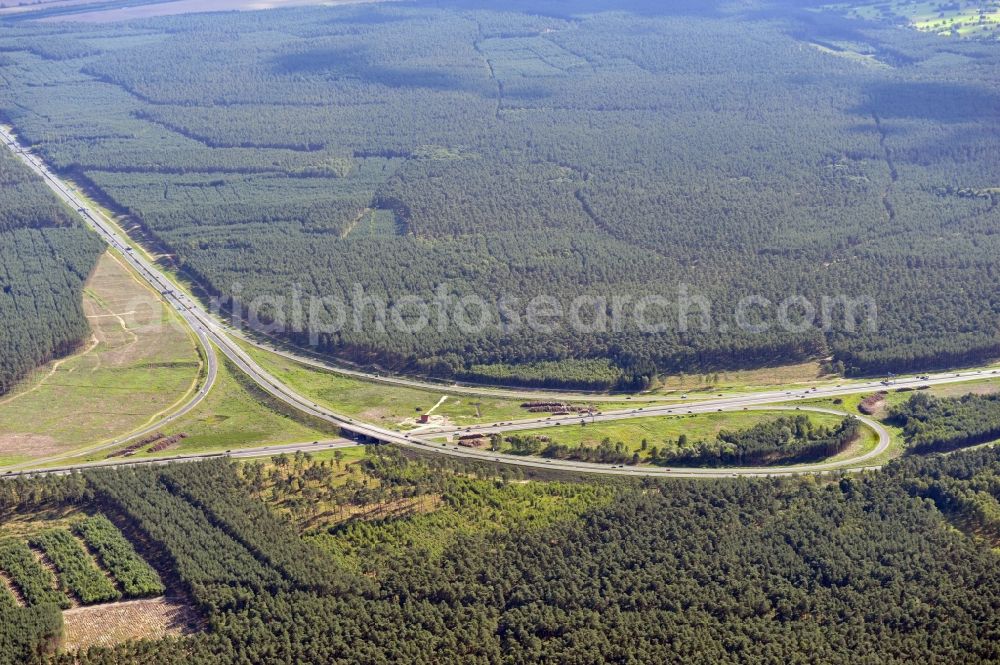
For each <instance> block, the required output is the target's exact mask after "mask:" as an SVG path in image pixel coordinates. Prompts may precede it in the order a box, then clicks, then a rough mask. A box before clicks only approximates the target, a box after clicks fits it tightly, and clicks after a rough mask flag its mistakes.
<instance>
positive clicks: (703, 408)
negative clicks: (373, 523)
mask: <svg viewBox="0 0 1000 665" xmlns="http://www.w3.org/2000/svg"><path fill="white" fill-rule="evenodd" d="M0 138H3V140H4V141H5V143H6V144H7V145H8V146H10V147H11V148H12V149H14V151H15V153H16V154H17V155H18V156H19V157H20V158H21V159H22V161H24V162H25V163H26V164H28V165H29V166H30V167H31V168H32V170H34V171H35V172H36V173H37V174H38V175H40V176H41V177H42V178H43V179H44V180H45V182H46V184H47V185H48V186H49V188H50V189H52V191H53V192H55V193H56V194H57V195H58V196H59V198H60V199H62V200H63V201H64V202H65V203H66V204H67V205H69V206H70V207H71V208H72V209H73V210H77V211H79V214H80V217H81V219H82V220H83V221H84V222H85V223H86V224H87V225H88V226H89V227H90V228H91V229H93V230H94V231H95V232H96V233H97V234H98V235H99V236H100V237H101V238H102V239H103V240H104V241H105V242H106V243H107V244H108V245H109V246H111V247H112V248H113V249H115V250H117V252H119V253H120V254H121V256H122V257H124V259H125V261H126V262H127V263H128V264H129V265H130V266H131V267H132V268H133V269H134V270H135V271H136V273H137V274H139V275H140V276H142V278H143V279H145V280H146V281H147V282H148V283H149V284H150V285H151V286H152V287H153V288H154V289H156V290H157V291H158V292H159V293H160V294H162V297H163V299H164V300H165V301H166V302H167V303H168V305H170V306H171V307H173V308H174V309H175V310H176V311H177V312H178V313H179V314H180V316H181V317H182V318H183V320H184V321H186V322H187V324H188V325H190V326H191V328H192V329H193V330H194V331H195V333H196V334H197V335H198V338H199V340H202V343H203V344H204V345H205V346H206V348H207V349H208V351H209V353H211V346H212V345H214V346H215V347H216V348H218V350H219V351H221V352H222V353H223V354H224V355H225V356H226V357H227V358H228V359H229V360H230V361H232V363H233V364H234V365H235V366H236V367H237V368H238V369H239V370H240V371H242V372H244V373H245V374H246V375H247V376H248V377H249V378H250V379H251V380H253V381H254V382H255V383H256V384H257V385H258V386H260V388H261V389H262V390H264V391H265V392H266V393H268V394H269V395H271V396H272V397H274V398H275V399H278V400H280V401H281V402H284V403H285V404H287V405H289V406H291V407H292V408H294V409H296V410H297V411H299V412H301V413H304V414H306V415H309V416H312V417H314V418H317V419H320V420H323V421H325V422H327V423H330V424H333V425H336V426H338V427H339V428H340V429H341V430H342V431H344V432H346V433H349V434H353V435H355V436H358V437H364V438H368V439H372V440H376V441H381V442H384V443H392V444H396V445H399V446H402V447H406V448H411V449H416V450H422V451H427V452H431V453H436V454H443V455H448V456H452V457H459V458H463V459H468V460H479V461H484V462H499V463H504V464H510V465H515V466H520V467H527V468H535V469H545V470H548V471H565V472H571V473H594V474H603V475H618V476H632V477H642V476H648V477H680V478H720V477H732V476H776V475H789V474H802V473H828V472H831V471H834V470H837V471H840V470H844V471H846V470H858V469H864V468H869V467H866V466H864V463H865V461H866V460H870V459H872V458H874V457H876V456H878V455H880V454H881V453H882V452H884V451H885V450H886V448H888V446H889V444H890V443H891V440H890V437H889V433H888V432H887V431H886V430H885V429H884V428H883V427H881V425H879V424H878V423H877V422H875V421H873V420H871V419H866V418H863V419H862V420H863V421H864V423H865V424H866V425H867V426H868V427H871V428H873V429H875V431H876V432H878V434H879V444H878V445H877V446H876V448H875V449H874V450H873V451H870V452H869V453H867V454H865V455H864V456H862V457H859V458H855V459H852V460H848V461H842V462H839V463H820V464H806V465H798V466H793V467H767V468H752V467H751V468H727V469H680V468H676V469H665V468H652V467H629V466H611V465H606V464H592V463H586V462H574V461H568V460H544V459H539V458H525V457H521V456H517V455H509V454H504V453H495V452H489V451H484V450H478V449H473V448H463V447H461V446H457V445H452V444H450V443H445V442H440V441H433V440H430V439H428V438H425V433H421V434H420V435H418V434H415V433H410V434H405V433H402V432H398V431H394V430H389V429H385V428H383V427H379V426H377V425H371V424H368V423H364V422H361V421H358V420H355V419H352V418H350V417H347V416H344V415H341V414H338V413H334V412H333V411H330V410H329V409H326V408H325V407H323V406H321V405H319V404H317V403H315V402H313V401H312V400H310V399H309V398H307V397H304V396H302V395H299V394H298V393H296V392H295V391H293V390H292V389H291V388H289V387H288V386H286V385H284V384H283V383H281V382H280V381H279V380H278V379H277V378H275V377H274V376H272V375H271V374H269V373H268V372H267V371H265V370H264V369H263V368H262V367H260V365H258V364H257V363H256V362H255V361H254V360H253V359H252V358H251V357H250V356H249V355H247V353H246V352H245V351H244V350H243V349H242V347H240V345H239V344H237V343H236V342H235V341H234V339H233V336H232V331H231V330H230V329H229V328H228V327H227V326H225V325H224V324H223V323H222V322H219V321H217V320H215V319H214V318H213V316H212V315H210V314H209V313H208V312H207V311H205V310H204V309H203V308H202V307H201V306H200V305H199V304H198V303H197V302H196V301H194V300H192V299H191V298H189V297H188V296H187V295H185V294H184V293H183V292H182V291H181V290H180V289H179V288H178V287H177V286H176V285H175V284H174V283H173V282H172V281H171V280H170V279H169V278H168V277H167V276H166V275H164V274H163V273H162V272H161V271H160V270H159V269H158V268H157V267H156V266H155V265H154V264H153V263H152V262H151V261H148V260H147V259H146V258H144V256H143V255H142V253H141V252H140V251H137V250H136V248H135V246H134V244H133V242H132V240H131V239H130V238H128V237H125V236H124V235H123V234H121V233H120V232H118V231H117V230H116V228H115V225H114V224H113V222H112V221H111V220H110V219H108V218H107V217H105V216H104V214H103V213H101V211H99V210H96V209H94V208H92V207H90V206H89V205H88V204H87V203H86V202H85V201H84V200H83V199H81V198H80V197H79V196H78V195H77V194H76V192H75V191H74V190H73V189H72V188H71V187H70V186H68V185H67V184H66V183H64V182H63V181H62V180H60V179H59V178H58V177H56V176H55V175H54V174H53V173H52V172H50V171H49V169H48V167H47V166H46V165H45V164H44V163H43V162H42V161H41V160H40V159H39V158H37V157H36V156H34V155H33V154H32V153H31V152H30V151H28V150H26V149H24V148H22V147H21V146H20V145H19V144H18V143H17V140H16V137H15V136H13V135H12V134H11V133H9V132H7V131H5V130H3V129H0ZM985 373H987V371H979V372H966V373H961V374H939V375H934V376H929V377H926V378H924V379H921V378H919V377H909V378H905V379H899V380H897V381H896V382H895V385H896V386H900V387H918V386H923V385H928V386H930V385H942V384H950V383H959V382H963V381H972V380H978V379H982V378H983V375H984V374H985ZM882 387H883V385H882V384H881V383H880V382H877V381H876V382H870V383H860V384H858V383H854V384H844V385H841V386H833V387H828V388H826V387H825V388H823V389H819V388H815V389H811V390H809V391H803V392H799V393H795V392H778V391H775V392H765V393H754V394H748V395H738V396H730V397H719V398H715V399H710V400H702V401H691V402H690V403H688V402H684V403H682V404H678V403H676V402H675V403H671V404H668V405H657V406H650V407H640V408H634V409H627V410H621V411H614V412H608V413H601V414H594V415H593V416H587V418H586V420H587V421H588V422H606V421H611V420H621V419H626V418H636V417H639V416H656V415H682V414H684V413H708V412H717V411H742V410H745V409H750V408H759V407H762V406H765V405H769V404H787V403H789V402H795V401H799V400H803V399H807V398H819V397H832V396H838V395H851V394H858V393H867V392H871V391H872V390H873V389H877V388H882ZM435 389H436V390H441V387H436V388H435ZM494 394H495V393H494ZM518 395H519V396H521V397H523V394H520V393H518ZM803 408H805V407H803ZM833 413H839V412H836V411H834V412H833ZM840 415H844V414H840ZM580 420H581V418H580V416H569V417H565V418H563V419H562V420H558V419H552V420H538V419H535V420H529V421H517V422H511V423H497V424H494V425H489V426H482V427H479V428H469V429H468V430H463V431H470V432H476V433H483V434H489V433H493V432H507V431H517V430H525V429H537V428H539V427H540V426H555V425H558V424H563V425H566V424H572V423H576V422H579V421H580ZM451 431H453V432H454V431H457V430H454V429H452V430H451ZM433 433H434V434H437V435H440V434H446V433H448V430H438V431H435V432H433ZM207 456H208V455H206V457H207ZM193 457H195V458H196V457H197V456H193ZM73 468H77V467H73ZM80 468H86V467H80Z"/></svg>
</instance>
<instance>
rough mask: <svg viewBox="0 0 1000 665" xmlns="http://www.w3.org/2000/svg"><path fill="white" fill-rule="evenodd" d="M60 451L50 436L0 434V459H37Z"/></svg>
mask: <svg viewBox="0 0 1000 665" xmlns="http://www.w3.org/2000/svg"><path fill="white" fill-rule="evenodd" d="M60 450H61V448H60V447H59V444H58V442H57V441H56V440H55V439H53V438H52V437H51V436H42V435H40V434H7V433H5V434H0V457H37V456H39V455H50V454H53V453H57V452H59V451H60Z"/></svg>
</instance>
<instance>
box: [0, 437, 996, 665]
mask: <svg viewBox="0 0 1000 665" xmlns="http://www.w3.org/2000/svg"><path fill="white" fill-rule="evenodd" d="M340 467H341V463H340V461H339V460H336V461H312V460H310V459H309V458H308V457H307V456H302V455H299V456H297V457H295V458H287V457H285V458H281V459H279V458H276V459H275V460H273V462H272V463H269V464H266V465H265V464H260V463H253V464H250V465H248V466H245V467H242V468H240V469H237V468H235V467H234V466H232V465H231V464H230V463H229V462H226V461H218V462H211V463H200V464H189V465H178V466H173V467H166V468H159V469H146V470H120V471H102V472H94V473H91V474H88V475H86V476H73V477H69V478H48V479H39V480H34V481H25V480H18V481H5V482H4V483H2V484H0V502H2V505H3V514H4V515H7V514H9V513H10V511H15V510H16V511H18V512H19V513H20V514H22V515H24V514H26V513H30V512H31V511H32V510H36V509H39V508H44V507H52V506H53V505H75V506H77V507H79V508H84V509H87V510H100V511H102V512H103V513H105V514H107V515H108V516H109V518H110V521H109V520H103V521H102V522H101V525H102V526H100V528H101V529H102V530H108V529H111V530H114V528H115V527H117V528H120V529H121V532H122V533H125V534H126V535H127V536H128V537H129V538H130V539H131V540H132V541H133V542H136V543H142V544H143V548H144V549H145V551H144V552H143V554H144V555H145V556H146V557H147V558H148V560H149V561H151V562H155V565H156V567H157V568H158V572H159V573H160V574H161V575H162V578H163V580H164V581H165V582H166V583H167V585H168V586H170V587H173V589H174V592H183V593H184V594H185V595H186V596H188V597H189V598H190V600H191V602H192V603H194V604H195V606H196V607H197V610H198V612H200V613H201V614H202V615H203V616H204V618H205V619H206V620H207V621H206V623H205V629H204V630H203V631H202V632H200V633H199V634H197V635H194V636H190V637H185V638H172V639H167V640H163V641H156V642H140V643H132V644H127V645H122V646H119V647H115V648H110V649H107V648H92V649H89V650H86V651H84V652H82V653H79V654H67V655H65V656H57V655H53V654H52V653H51V652H50V651H49V648H50V646H51V645H52V644H55V643H57V641H58V634H59V630H60V619H59V613H58V606H57V605H54V604H52V603H51V602H40V603H39V604H32V605H31V606H29V607H27V608H25V607H17V606H14V604H13V602H12V600H11V599H9V598H8V599H6V600H5V599H4V596H3V594H0V614H2V616H3V621H2V622H0V645H3V649H0V662H4V663H19V664H23V663H41V662H49V663H72V662H77V663H83V664H97V663H118V664H122V663H143V664H144V665H145V664H150V663H176V662H186V663H247V662H254V663H263V662H268V663H275V662H296V663H324V664H330V663H362V662H365V663H367V662H373V663H374V662H412V663H432V662H433V663H459V662H461V663H535V662H623V663H625V662H644V663H649V662H686V663H688V662H689V663H757V662H760V663H763V662H806V661H811V660H815V661H817V662H824V663H858V662H862V663H906V662H914V661H917V660H922V661H926V662H962V663H989V662H996V661H997V660H998V659H1000V650H998V649H1000V647H998V643H997V640H996V639H995V637H996V634H997V631H998V629H1000V626H998V625H997V617H998V616H1000V612H998V610H1000V578H998V575H1000V566H997V554H996V553H995V552H994V551H992V550H991V549H990V548H991V544H992V545H995V544H996V542H995V541H993V540H990V538H992V537H991V536H988V534H991V533H992V534H998V533H1000V529H998V528H997V525H998V524H1000V522H998V519H1000V518H998V515H1000V510H998V509H997V505H998V504H997V499H998V497H1000V486H998V485H997V482H996V479H997V477H998V471H1000V454H998V452H997V451H996V450H995V449H988V450H982V451H975V452H966V453H959V454H956V455H954V456H949V457H938V458H931V459H927V458H912V459H909V460H906V461H904V462H901V463H895V464H893V465H891V466H890V467H888V469H887V470H885V471H884V472H877V473H869V474H866V475H863V476H855V477H844V478H840V479H838V478H828V479H820V478H798V479H784V480H778V479H771V480H731V481H711V482H689V481H674V482H659V481H648V482H645V483H643V484H641V485H638V484H637V485H632V484H594V483H584V482H568V481H559V482H557V481H544V482H543V481H534V482H530V483H527V484H525V483H522V482H516V480H517V479H516V478H511V477H507V476H501V475H498V474H497V472H496V471H491V470H489V469H485V468H472V467H466V466H456V465H454V464H452V463H447V462H443V461H434V462H420V461H408V460H406V459H405V458H403V457H401V456H400V455H399V454H398V453H393V452H392V451H391V449H378V448H374V449H370V454H369V456H368V458H367V459H366V460H365V461H363V462H362V463H361V467H360V469H361V470H360V471H359V472H358V473H352V474H350V475H351V477H352V480H350V481H349V482H348V483H347V484H339V485H337V484H333V483H331V481H330V478H331V477H332V476H333V475H335V474H336V473H338V471H336V470H337V469H340ZM303 499H305V500H304V501H303ZM406 502H409V504H408V505H413V506H425V508H423V509H421V510H417V511H416V512H410V513H398V512H395V511H398V508H399V506H400V505H403V504H405V503H406ZM319 503H322V505H324V506H327V507H328V508H329V511H328V513H327V514H328V516H332V517H331V519H332V523H331V524H330V525H329V526H326V525H325V524H324V522H323V521H322V519H321V518H319V517H318V516H317V512H316V506H317V505H318V504H319ZM335 506H340V508H335ZM275 510H278V511H280V514H276V513H275V512H273V511H275ZM344 511H347V512H346V513H345V512H344ZM350 511H354V512H350ZM352 515H353V516H352ZM546 516H547V517H546ZM539 518H541V519H539ZM91 523H93V520H91ZM112 523H113V524H114V526H112ZM984 534H987V535H986V536H984ZM3 565H6V564H5V563H2V562H0V566H3ZM154 579H155V575H154Z"/></svg>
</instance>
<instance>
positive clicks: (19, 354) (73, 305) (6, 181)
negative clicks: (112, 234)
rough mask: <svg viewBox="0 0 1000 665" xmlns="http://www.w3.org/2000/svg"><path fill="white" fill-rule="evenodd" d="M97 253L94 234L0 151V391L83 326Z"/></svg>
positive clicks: (62, 347) (77, 339)
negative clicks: (87, 283) (85, 297)
mask: <svg viewBox="0 0 1000 665" xmlns="http://www.w3.org/2000/svg"><path fill="white" fill-rule="evenodd" d="M100 252H101V244H100V241H98V240H97V238H96V237H94V236H92V234H90V233H88V232H87V231H85V230H84V229H82V228H81V227H80V226H78V225H77V224H76V223H75V222H74V221H73V220H72V217H71V216H70V213H68V212H67V211H66V210H64V209H63V208H62V207H61V205H60V204H59V202H58V200H57V199H56V198H55V197H54V196H53V195H52V194H51V193H50V192H49V191H48V190H47V189H46V188H45V186H44V185H43V184H42V182H41V181H40V180H38V179H37V178H36V177H35V175H34V174H32V173H31V171H29V170H28V169H27V167H25V166H23V165H22V164H21V163H20V162H18V161H17V159H16V158H15V157H14V156H13V155H11V154H10V153H9V152H8V151H7V150H6V149H5V148H4V149H2V150H0V320H2V321H3V325H2V326H0V395H2V394H4V393H6V392H7V391H9V390H10V389H11V387H13V385H14V384H15V383H16V382H17V381H18V380H19V379H21V378H23V377H24V376H25V375H26V374H27V373H28V372H30V371H31V370H33V369H34V368H35V367H37V366H38V365H40V364H42V363H45V362H47V361H49V360H51V359H53V358H56V357H59V356H62V355H65V354H66V353H68V352H70V351H72V350H73V349H74V348H76V347H77V346H78V345H79V344H80V343H81V342H82V341H83V340H84V339H85V338H86V337H87V335H88V334H89V333H90V327H89V326H88V325H87V320H86V319H85V318H84V315H83V309H82V298H83V284H84V282H85V281H86V279H87V277H88V276H89V275H90V271H91V270H92V269H93V267H94V265H95V264H96V263H97V258H98V257H99V256H100Z"/></svg>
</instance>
